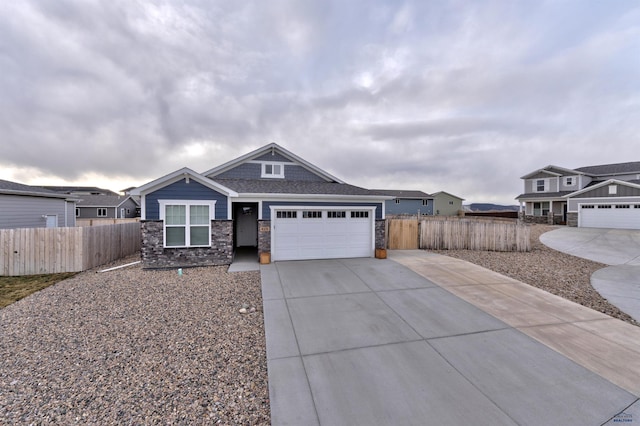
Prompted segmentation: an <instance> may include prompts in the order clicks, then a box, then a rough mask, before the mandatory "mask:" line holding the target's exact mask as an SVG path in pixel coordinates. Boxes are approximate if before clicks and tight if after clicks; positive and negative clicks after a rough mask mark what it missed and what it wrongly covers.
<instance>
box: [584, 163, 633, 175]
mask: <svg viewBox="0 0 640 426" xmlns="http://www.w3.org/2000/svg"><path fill="white" fill-rule="evenodd" d="M576 170H577V171H579V172H582V173H585V174H588V175H593V176H604V175H619V174H629V173H639V174H640V161H632V162H629V163H616V164H603V165H599V166H587V167H580V168H577V169H576Z"/></svg>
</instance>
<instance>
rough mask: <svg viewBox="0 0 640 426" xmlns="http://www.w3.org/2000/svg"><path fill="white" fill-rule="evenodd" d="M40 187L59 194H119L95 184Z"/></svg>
mask: <svg viewBox="0 0 640 426" xmlns="http://www.w3.org/2000/svg"><path fill="white" fill-rule="evenodd" d="M40 188H44V189H48V190H50V191H54V192H57V193H59V194H73V195H118V194H117V193H115V192H113V191H111V190H109V189H103V188H98V187H95V186H49V185H45V186H41V187H40Z"/></svg>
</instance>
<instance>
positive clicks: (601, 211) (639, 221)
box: [579, 203, 640, 229]
mask: <svg viewBox="0 0 640 426" xmlns="http://www.w3.org/2000/svg"><path fill="white" fill-rule="evenodd" d="M579 218H580V226H581V227H583V228H616V229H640V204H632V203H629V204H624V203H616V204H611V203H607V204H581V205H580V215H579Z"/></svg>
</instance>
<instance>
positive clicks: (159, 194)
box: [145, 180, 227, 220]
mask: <svg viewBox="0 0 640 426" xmlns="http://www.w3.org/2000/svg"><path fill="white" fill-rule="evenodd" d="M145 198H146V219H147V220H158V219H160V208H159V204H158V200H215V201H216V215H215V218H216V219H217V220H226V219H227V196H226V195H224V194H221V193H219V192H217V191H214V190H213V189H211V188H208V187H206V186H204V185H202V184H200V183H198V182H195V181H194V180H191V181H190V182H189V183H186V182H185V181H184V180H180V181H178V182H176V183H172V184H171V185H167V186H165V187H164V188H161V189H159V190H157V191H155V192H152V193H150V194H147V196H146V197H145Z"/></svg>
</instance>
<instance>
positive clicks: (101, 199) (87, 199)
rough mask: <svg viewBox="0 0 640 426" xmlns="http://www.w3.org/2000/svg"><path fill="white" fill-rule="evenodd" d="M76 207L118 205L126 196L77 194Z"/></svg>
mask: <svg viewBox="0 0 640 426" xmlns="http://www.w3.org/2000/svg"><path fill="white" fill-rule="evenodd" d="M78 197H80V200H79V201H78V207H118V206H119V205H120V204H122V203H123V202H124V201H125V200H126V199H127V198H129V197H128V196H126V197H123V196H122V195H79V196H78Z"/></svg>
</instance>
